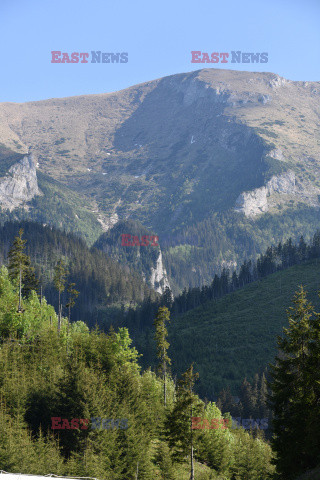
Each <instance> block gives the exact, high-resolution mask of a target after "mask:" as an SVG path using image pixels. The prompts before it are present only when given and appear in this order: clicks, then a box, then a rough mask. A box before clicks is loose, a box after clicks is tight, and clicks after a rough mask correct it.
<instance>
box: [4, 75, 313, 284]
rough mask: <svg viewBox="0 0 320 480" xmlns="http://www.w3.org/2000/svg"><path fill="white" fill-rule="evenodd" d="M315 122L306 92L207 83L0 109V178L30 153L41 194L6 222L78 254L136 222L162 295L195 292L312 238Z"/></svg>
mask: <svg viewBox="0 0 320 480" xmlns="http://www.w3.org/2000/svg"><path fill="white" fill-rule="evenodd" d="M319 112H320V83H319V82H294V81H290V80H286V79H284V78H282V77H280V76H278V75H276V74H273V73H254V72H239V71H232V70H221V69H204V70H199V71H195V72H191V73H186V74H177V75H172V76H169V77H165V78H162V79H158V80H154V81H150V82H146V83H143V84H140V85H137V86H133V87H131V88H128V89H125V90H122V91H119V92H115V93H105V94H99V95H84V96H79V97H71V98H62V99H50V100H45V101H38V102H28V103H24V104H14V103H2V104H0V142H1V144H2V148H3V149H5V151H7V153H8V154H7V156H2V157H1V164H4V165H6V164H7V163H8V161H7V159H8V158H9V157H10V158H12V157H13V156H14V155H17V154H20V155H27V154H30V152H32V154H33V156H34V158H35V161H36V163H37V164H38V167H37V172H38V184H39V191H40V192H42V195H38V196H35V197H34V198H33V199H32V200H31V202H29V203H28V205H27V207H26V208H27V209H28V210H29V211H28V212H27V213H26V210H25V209H24V208H23V207H22V208H21V207H20V208H19V209H17V210H15V211H14V212H11V213H10V215H11V217H10V216H9V217H8V218H12V215H13V214H15V215H16V217H17V218H22V217H24V218H26V217H27V218H30V217H32V218H33V219H34V220H37V221H41V222H42V223H50V224H54V225H56V226H58V227H60V228H64V229H66V230H67V231H73V232H75V233H77V234H79V235H81V236H83V237H84V238H85V239H86V240H87V242H88V243H90V244H92V243H94V241H96V240H97V239H98V237H99V236H100V235H101V234H102V233H103V231H107V230H108V229H109V228H110V227H112V225H115V224H116V223H117V222H118V221H119V220H127V219H132V220H135V221H139V222H141V223H142V225H143V226H144V227H146V228H147V229H148V230H152V231H154V232H155V233H156V234H157V235H158V236H159V243H160V246H161V250H162V254H163V259H164V266H165V268H166V270H167V272H168V276H169V282H170V285H171V287H172V288H173V291H174V292H178V291H179V290H181V289H182V288H183V287H185V286H194V285H199V284H201V283H206V282H209V281H210V280H211V279H212V277H213V275H214V273H215V272H219V271H220V270H221V268H223V266H229V267H235V266H236V265H238V264H239V263H241V261H242V260H243V259H244V258H245V257H246V256H255V255H256V254H257V253H259V252H261V251H263V250H264V249H265V248H266V247H267V246H268V244H271V243H274V242H275V241H278V240H284V239H285V238H287V237H289V236H293V237H295V236H297V235H300V234H301V233H303V234H305V236H306V238H307V237H308V235H310V234H311V233H312V232H313V231H314V230H315V229H316V227H317V223H318V222H319V199H318V195H320V183H319V180H318V178H319V169H320V155H319V141H320V140H319V126H320V118H319ZM9 164H10V162H9ZM11 167H12V166H11V164H10V166H9V168H11ZM7 171H8V170H6V172H7ZM56 192H59V193H58V204H57V203H56ZM63 192H68V194H66V193H63ZM69 194H70V195H69ZM69 196H70V197H71V196H72V197H73V199H74V201H70V199H69V198H68V197H69ZM0 201H1V199H0ZM1 204H2V207H3V209H4V208H5V207H6V204H5V203H4V202H3V201H2V203H1ZM53 211H54V215H53V214H52V212H53ZM6 215H9V213H6V212H3V213H2V216H6Z"/></svg>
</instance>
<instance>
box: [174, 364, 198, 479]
mask: <svg viewBox="0 0 320 480" xmlns="http://www.w3.org/2000/svg"><path fill="white" fill-rule="evenodd" d="M198 376H199V375H198V373H194V371H193V364H192V365H191V366H190V367H189V368H188V370H187V371H186V372H185V373H184V374H183V375H182V379H181V380H179V382H178V388H177V399H176V403H175V406H174V408H173V410H172V412H171V413H170V414H169V415H168V418H167V421H166V426H167V432H168V433H167V435H168V443H169V446H170V448H172V449H174V453H173V457H174V458H175V459H176V460H177V461H183V460H184V458H185V457H186V456H187V455H190V480H194V430H193V429H192V417H193V416H194V415H196V414H199V412H200V411H201V410H202V413H203V405H202V404H201V403H200V401H199V399H198V397H197V396H196V395H195V393H194V384H195V381H196V380H197V378H198Z"/></svg>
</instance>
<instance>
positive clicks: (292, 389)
mask: <svg viewBox="0 0 320 480" xmlns="http://www.w3.org/2000/svg"><path fill="white" fill-rule="evenodd" d="M293 304H294V305H293V307H290V308H289V309H288V320H289V327H288V328H284V329H283V336H282V337H279V338H278V348H279V354H278V355H277V357H276V363H275V364H274V365H272V367H271V376H272V382H271V384H270V386H271V389H272V395H271V397H270V402H271V406H272V409H273V412H274V422H273V423H274V432H275V436H274V438H273V440H272V445H273V447H274V449H275V452H276V454H277V457H276V462H275V463H276V466H277V470H278V472H279V473H280V474H281V475H282V477H283V478H284V479H291V478H294V476H295V475H296V474H297V473H299V472H300V473H303V472H304V471H305V470H307V469H310V468H315V467H316V466H317V465H318V464H319V461H320V454H319V452H320V434H319V431H320V423H319V418H320V417H319V414H320V409H319V400H318V399H319V394H320V389H319V385H320V376H319V365H320V347H319V345H320V342H319V341H320V314H318V313H315V311H314V307H313V305H312V304H311V303H310V302H309V301H308V300H307V296H306V292H305V290H304V289H303V288H302V287H300V289H299V291H298V292H297V293H296V294H295V296H294V299H293Z"/></svg>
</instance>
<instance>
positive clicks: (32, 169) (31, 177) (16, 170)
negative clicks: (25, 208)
mask: <svg viewBox="0 0 320 480" xmlns="http://www.w3.org/2000/svg"><path fill="white" fill-rule="evenodd" d="M40 194H41V193H40V190H39V187H38V181H37V171H36V162H35V159H34V157H33V155H32V154H30V155H26V156H25V157H23V158H22V159H21V160H20V161H19V162H17V163H15V164H14V165H12V167H11V168H10V169H9V170H8V173H7V174H6V176H5V177H1V178H0V206H1V207H2V208H3V209H9V210H10V211H11V210H13V209H15V208H17V207H20V206H21V205H23V204H24V203H25V202H28V201H30V200H32V199H33V198H34V197H35V196H36V195H40Z"/></svg>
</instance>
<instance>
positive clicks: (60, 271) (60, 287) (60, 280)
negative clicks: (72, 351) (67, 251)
mask: <svg viewBox="0 0 320 480" xmlns="http://www.w3.org/2000/svg"><path fill="white" fill-rule="evenodd" d="M66 277H67V269H66V265H65V262H64V261H63V260H62V259H60V260H59V261H58V263H57V265H56V267H55V269H54V278H53V283H54V286H55V288H56V290H57V291H58V331H59V332H60V327H61V308H62V305H61V293H62V292H64V290H65V286H66Z"/></svg>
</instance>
